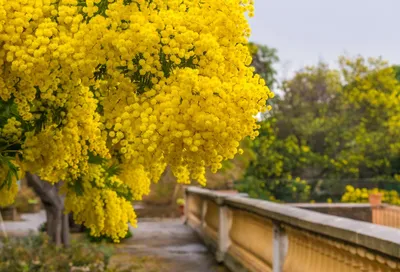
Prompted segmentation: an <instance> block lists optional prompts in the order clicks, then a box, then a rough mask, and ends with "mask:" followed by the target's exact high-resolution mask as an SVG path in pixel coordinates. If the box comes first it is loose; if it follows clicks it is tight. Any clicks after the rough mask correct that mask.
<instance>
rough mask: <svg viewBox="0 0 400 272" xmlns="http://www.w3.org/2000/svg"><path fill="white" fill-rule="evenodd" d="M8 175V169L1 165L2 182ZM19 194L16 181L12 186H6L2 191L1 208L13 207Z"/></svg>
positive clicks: (0, 195)
mask: <svg viewBox="0 0 400 272" xmlns="http://www.w3.org/2000/svg"><path fill="white" fill-rule="evenodd" d="M7 173H8V169H7V167H6V166H5V165H1V164H0V180H5V178H6V175H7ZM17 193H18V185H17V182H16V180H13V181H12V182H11V184H10V185H8V184H4V186H3V188H1V189H0V207H5V206H8V205H11V204H12V203H13V202H14V199H15V196H16V195H17Z"/></svg>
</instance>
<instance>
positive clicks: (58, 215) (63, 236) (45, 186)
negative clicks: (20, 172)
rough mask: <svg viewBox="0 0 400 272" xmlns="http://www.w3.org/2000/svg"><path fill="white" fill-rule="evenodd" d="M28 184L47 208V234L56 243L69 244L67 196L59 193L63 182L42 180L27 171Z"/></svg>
mask: <svg viewBox="0 0 400 272" xmlns="http://www.w3.org/2000/svg"><path fill="white" fill-rule="evenodd" d="M26 180H27V183H28V186H30V187H32V189H33V190H34V191H35V192H36V194H37V195H38V196H39V198H40V200H41V201H42V203H43V206H44V208H45V210H46V218H47V234H48V235H49V237H50V239H51V240H52V241H53V242H54V243H55V244H56V245H64V246H69V242H70V241H69V240H70V239H69V222H68V215H67V214H64V200H65V197H64V196H62V195H60V194H59V188H60V186H61V184H62V182H61V181H60V182H58V183H56V184H54V185H52V184H50V183H48V182H45V181H43V180H41V179H40V178H39V177H38V176H37V175H34V174H31V173H29V172H27V173H26Z"/></svg>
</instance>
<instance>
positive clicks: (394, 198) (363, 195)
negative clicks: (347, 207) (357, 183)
mask: <svg viewBox="0 0 400 272" xmlns="http://www.w3.org/2000/svg"><path fill="white" fill-rule="evenodd" d="M374 193H381V194H382V202H383V203H389V204H392V205H400V196H399V193H398V192H397V191H395V190H390V191H388V190H382V189H378V188H373V189H367V188H356V189H355V188H354V187H353V186H351V185H347V186H346V192H345V193H344V194H343V195H342V199H341V202H349V203H367V202H368V201H369V195H370V194H374Z"/></svg>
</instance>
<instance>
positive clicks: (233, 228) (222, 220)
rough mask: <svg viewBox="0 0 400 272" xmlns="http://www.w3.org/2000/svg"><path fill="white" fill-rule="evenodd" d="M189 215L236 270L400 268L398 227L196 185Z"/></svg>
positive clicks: (188, 205)
mask: <svg viewBox="0 0 400 272" xmlns="http://www.w3.org/2000/svg"><path fill="white" fill-rule="evenodd" d="M185 215H186V222H187V224H188V225H189V226H191V227H192V228H193V229H194V230H196V231H197V233H198V234H199V235H200V236H201V237H202V239H203V240H204V242H205V243H206V244H207V245H208V246H209V248H210V249H211V250H212V251H213V252H215V256H216V258H217V260H218V261H219V262H223V263H224V264H225V266H226V267H227V268H229V269H230V270H231V271H235V272H236V271H257V272H258V271H259V272H268V271H274V272H278V271H279V272H280V271H285V272H286V271H287V272H304V271H307V272H309V271H311V272H313V271H315V272H317V271H318V272H319V271H324V272H325V271H328V272H334V271H335V272H336V271H343V272H344V271H360V272H361V271H371V272H375V271H385V272H386V271H387V272H392V271H400V231H399V230H397V229H394V228H389V227H385V226H380V225H375V224H372V223H366V222H360V221H356V220H352V219H347V218H343V217H338V216H332V215H327V214H322V213H318V212H314V211H309V210H307V209H300V208H297V207H290V206H288V205H282V204H276V203H272V202H268V201H263V200H257V199H249V198H246V197H243V196H239V195H236V196H234V195H230V194H221V193H216V192H213V191H210V190H205V189H200V188H196V187H189V188H187V189H186V206H185Z"/></svg>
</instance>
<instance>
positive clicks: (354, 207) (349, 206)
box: [286, 203, 372, 223]
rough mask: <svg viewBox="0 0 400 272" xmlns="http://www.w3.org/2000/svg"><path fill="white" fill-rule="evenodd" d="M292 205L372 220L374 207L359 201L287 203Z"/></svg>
mask: <svg viewBox="0 0 400 272" xmlns="http://www.w3.org/2000/svg"><path fill="white" fill-rule="evenodd" d="M286 205H289V206H292V207H297V208H301V209H306V210H310V211H315V212H320V213H324V214H329V215H336V216H340V217H345V218H350V219H354V220H359V221H364V222H369V223H371V222H372V207H371V205H370V204H357V203H313V204H310V203H296V204H286Z"/></svg>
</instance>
